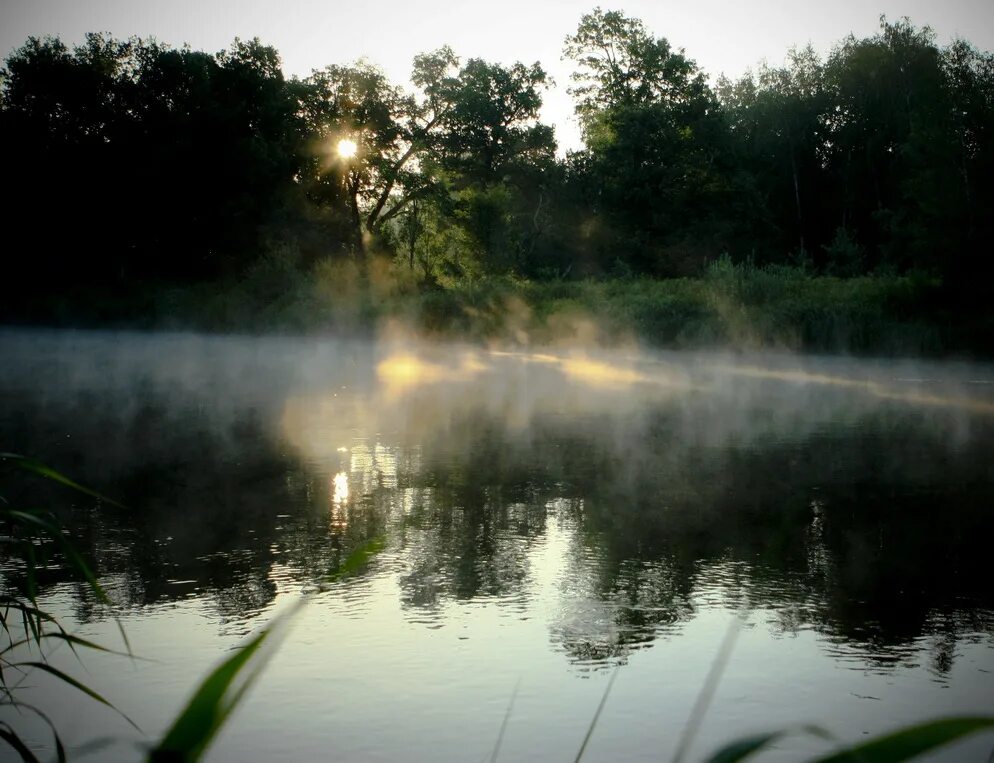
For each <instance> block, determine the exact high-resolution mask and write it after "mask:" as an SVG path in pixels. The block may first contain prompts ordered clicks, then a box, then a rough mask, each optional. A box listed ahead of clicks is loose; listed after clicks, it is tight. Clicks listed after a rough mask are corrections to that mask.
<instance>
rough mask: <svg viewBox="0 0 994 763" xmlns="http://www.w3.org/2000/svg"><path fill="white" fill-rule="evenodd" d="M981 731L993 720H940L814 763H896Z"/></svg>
mask: <svg viewBox="0 0 994 763" xmlns="http://www.w3.org/2000/svg"><path fill="white" fill-rule="evenodd" d="M984 729H994V718H992V717H978V718H969V717H965V718H943V719H941V720H937V721H928V722H926V723H919V724H916V725H914V726H909V727H908V728H904V729H900V730H898V731H894V732H892V733H890V734H884V735H883V736H879V737H876V738H874V739H871V740H870V741H868V742H863V743H861V744H858V745H856V746H854V747H849V748H847V749H845V750H840V751H839V752H836V753H833V754H831V755H828V756H826V757H823V758H819V759H818V760H817V761H816V763H856V762H857V761H858V763H897V762H898V761H905V760H910V759H911V758H913V757H915V756H916V755H921V754H922V753H923V752H928V751H929V750H931V749H934V748H936V747H941V746H942V745H946V744H949V743H950V742H955V741H957V740H959V739H961V738H963V737H965V736H968V735H970V734H974V733H976V732H978V731H983V730H984Z"/></svg>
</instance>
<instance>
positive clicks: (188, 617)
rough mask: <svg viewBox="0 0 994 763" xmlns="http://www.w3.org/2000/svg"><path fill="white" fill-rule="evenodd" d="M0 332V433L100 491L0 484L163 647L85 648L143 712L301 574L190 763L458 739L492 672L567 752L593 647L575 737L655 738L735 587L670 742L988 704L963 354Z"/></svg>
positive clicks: (973, 450)
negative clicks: (933, 356)
mask: <svg viewBox="0 0 994 763" xmlns="http://www.w3.org/2000/svg"><path fill="white" fill-rule="evenodd" d="M0 357H3V359H4V362H3V364H2V368H0V395H2V397H0V399H2V401H3V402H2V405H0V446H2V447H0V449H2V450H9V451H16V452H19V453H24V454H27V455H31V456H33V457H35V458H38V459H40V460H43V461H45V462H46V463H49V464H50V465H52V466H53V467H55V468H57V469H59V470H60V471H63V472H64V473H66V474H69V475H70V476H72V477H73V478H74V479H77V480H78V481H80V482H84V483H85V484H87V485H90V486H92V487H94V488H96V489H98V490H100V491H101V492H102V493H104V494H106V495H108V496H110V497H112V498H115V499H117V500H119V501H120V502H121V503H123V504H125V505H126V506H127V507H128V508H127V509H117V508H114V507H111V506H108V505H99V506H94V504H93V502H92V501H89V500H80V498H79V497H77V496H74V495H71V494H67V493H66V492H65V491H62V490H59V489H55V488H52V487H50V486H44V485H43V486H40V487H39V486H38V484H37V483H34V482H29V481H16V482H10V483H9V484H5V488H4V492H5V495H6V496H7V497H8V498H9V499H11V500H21V501H24V500H30V501H31V502H32V503H33V504H37V503H38V502H39V501H44V502H45V505H46V506H51V507H52V508H53V509H54V510H56V511H57V513H58V515H59V517H60V519H61V520H62V521H64V522H65V523H66V524H67V525H68V526H69V527H70V528H71V529H72V530H73V533H74V537H75V538H76V539H77V542H78V543H79V545H80V546H81V549H82V550H83V551H84V554H85V555H86V556H87V558H88V559H91V560H92V562H93V564H94V567H95V568H96V570H97V573H98V577H99V579H100V582H101V584H102V585H104V586H105V588H106V589H107V590H108V593H109V594H110V596H111V598H112V599H113V600H114V601H115V603H116V605H117V606H118V608H119V612H120V613H121V615H122V619H123V622H124V626H125V628H126V630H127V631H128V633H129V635H130V636H131V637H132V640H133V642H134V644H135V649H136V651H137V652H138V653H139V654H142V655H143V656H146V657H151V658H154V659H156V660H158V661H159V662H157V663H154V664H144V663H143V664H136V665H129V666H127V667H126V668H123V669H122V667H121V666H120V664H119V663H115V662H114V659H113V658H111V657H107V656H98V657H96V658H94V659H93V660H92V661H91V660H90V659H89V658H88V660H87V665H88V666H89V667H90V670H91V672H92V674H93V676H94V679H95V681H96V683H97V684H98V686H99V689H100V690H101V691H103V692H105V693H106V694H107V696H108V697H109V698H111V699H112V700H115V701H117V702H118V703H119V704H121V705H122V706H124V707H125V708H127V709H128V710H129V712H131V713H132V715H134V716H135V717H136V720H138V721H139V723H140V725H142V727H143V728H145V729H146V731H148V732H149V733H150V734H151V735H152V736H155V734H156V733H157V732H158V731H159V730H161V728H162V726H163V725H164V724H165V723H166V722H167V720H168V718H169V716H170V715H171V713H172V711H173V710H175V709H176V708H177V707H178V706H179V704H180V703H181V702H182V700H183V697H184V696H185V695H186V693H187V692H188V691H189V689H190V687H191V686H192V685H193V683H194V681H195V679H196V677H197V676H198V675H200V674H202V673H203V671H204V670H206V669H207V667H208V666H209V665H211V664H213V663H214V662H215V661H216V660H217V659H219V657H220V655H222V654H223V653H224V650H225V649H227V648H230V647H231V646H233V645H234V644H236V643H237V642H238V640H239V639H240V638H241V637H243V636H244V635H245V634H248V633H250V632H253V631H254V630H255V629H257V628H258V627H261V625H262V624H264V623H265V622H267V621H268V619H269V618H270V617H271V616H272V614H273V612H274V611H277V610H278V609H279V608H280V607H281V606H282V605H283V604H285V603H286V602H287V601H289V600H291V599H293V598H294V597H296V596H299V595H300V594H301V593H303V592H306V593H310V594H311V603H310V604H309V606H308V607H307V608H306V609H305V611H304V614H303V615H302V616H301V618H300V622H299V623H298V624H297V626H296V628H295V630H294V631H293V634H292V635H291V637H290V640H289V641H288V642H287V643H286V644H285V645H284V647H283V649H282V650H281V652H280V654H279V655H278V657H277V659H276V661H275V662H274V664H273V665H272V666H271V668H270V669H269V671H268V672H267V674H266V675H265V677H264V679H263V681H262V682H261V683H260V685H259V687H258V689H257V691H256V693H255V695H253V698H252V700H250V702H249V703H248V704H247V705H246V706H245V708H244V709H243V711H240V713H239V715H238V716H237V717H236V719H235V721H234V723H233V726H232V728H231V730H230V732H229V733H226V734H225V735H224V736H223V737H222V739H221V740H220V742H219V744H218V747H217V748H216V749H215V751H214V752H213V753H212V759H214V760H239V759H247V758H254V759H261V758H265V757H266V756H267V755H270V756H273V757H286V758H288V759H308V758H321V759H323V758H325V757H329V756H330V757H338V758H340V759H348V760H356V759H365V760H396V759H402V758H403V759H419V760H466V759H479V758H485V757H487V756H488V755H489V751H490V750H491V749H492V747H493V743H494V740H495V738H496V734H497V732H498V729H499V727H500V723H501V719H502V717H503V714H504V712H505V710H506V709H507V704H508V701H509V698H510V696H511V693H512V691H513V689H514V686H515V684H516V683H518V682H520V692H519V695H518V698H517V699H516V700H515V707H514V709H513V712H512V716H511V720H510V722H509V725H508V729H507V732H506V737H505V739H504V742H503V745H502V755H501V759H502V760H520V759H540V758H551V759H571V758H572V756H573V755H574V754H575V750H576V748H577V747H578V746H579V743H580V741H581V740H582V738H583V734H584V733H585V730H586V726H587V724H588V723H589V719H590V717H591V715H592V713H593V710H594V708H595V707H596V704H597V701H598V700H599V698H600V695H601V692H602V691H603V689H604V685H605V682H606V680H607V678H608V676H609V675H610V673H611V669H613V668H614V666H617V665H620V666H621V672H620V673H619V676H618V679H617V684H616V686H615V688H614V691H613V693H612V696H611V698H610V700H609V703H608V705H607V706H606V710H605V714H604V716H603V717H602V719H601V721H600V724H599V727H598V730H597V732H596V735H595V737H594V739H593V740H592V743H591V747H590V748H589V750H588V757H587V758H585V759H590V760H618V759H642V758H645V759H650V758H651V759H654V760H656V759H659V758H660V757H667V756H668V755H669V754H670V752H671V751H672V750H673V749H674V747H675V746H676V741H677V739H678V737H679V734H680V731H681V730H682V728H683V727H684V725H685V723H686V719H687V715H688V713H689V710H690V706H691V705H692V704H693V700H694V697H695V696H696V692H697V691H698V689H699V687H700V685H701V683H702V682H703V680H704V675H705V674H706V672H707V668H708V666H709V665H710V662H711V660H712V659H713V657H714V655H715V653H716V651H717V648H718V644H719V642H720V641H721V639H722V637H723V635H724V633H725V630H726V628H727V627H728V624H729V622H730V621H731V620H732V618H733V617H734V616H735V615H736V614H737V613H743V615H744V617H745V618H746V625H745V626H744V627H743V630H742V633H741V634H740V636H739V640H738V643H737V645H736V648H735V652H734V653H733V655H732V659H731V662H730V664H729V667H728V669H727V671H726V675H725V676H724V677H723V680H722V683H721V684H720V688H719V693H718V695H717V697H716V699H715V704H714V706H713V707H712V709H711V711H710V712H709V715H708V717H707V719H706V721H705V726H704V728H703V730H702V734H701V738H700V740H699V742H698V744H697V746H695V748H694V750H695V753H696V754H697V755H698V756H699V755H700V754H703V753H704V752H705V751H706V750H708V749H713V748H714V747H716V746H717V745H718V744H719V743H720V742H721V741H722V740H725V739H728V738H730V737H732V736H734V735H736V734H741V733H750V732H757V731H762V730H766V729H769V728H778V727H781V726H786V725H789V724H791V723H797V722H818V723H820V724H822V725H824V726H826V727H827V728H829V729H831V730H832V731H833V732H834V733H837V734H838V735H839V736H840V737H841V738H843V739H850V738H857V737H859V736H860V735H861V734H862V733H863V732H864V731H869V732H874V731H880V730H883V729H886V728H891V727H893V726H895V725H898V724H900V723H905V722H911V721H914V720H918V719H922V718H926V717H932V716H935V715H940V714H941V715H946V714H950V713H953V712H969V713H980V712H987V711H989V708H990V706H991V701H992V700H994V690H992V688H991V687H992V684H991V680H990V679H991V672H992V671H994V649H992V647H994V640H992V633H994V590H992V589H991V586H990V563H989V559H990V539H991V538H992V537H994V532H992V531H994V514H992V512H991V506H992V505H994V501H992V499H994V460H992V459H991V455H990V454H991V453H992V452H994V368H992V367H991V366H989V365H977V364H966V363H938V362H930V363H921V362H912V361H873V360H854V359H847V358H817V357H803V356H789V355H766V356H763V355H735V354H706V353H701V354H687V353H645V352H638V351H636V350H623V351H613V352H612V351H605V350H597V349H592V348H587V349H583V350H581V349H577V348H573V349H569V348H567V349H558V350H555V351H552V350H543V351H535V352H531V351H519V350H515V351H506V350H500V351H498V350H489V351H488V350H485V349H481V348H479V347H471V346H455V345H428V344H418V343H416V342H410V341H407V342H404V341H399V340H398V341H383V342H380V343H373V342H359V341H355V342H351V341H332V340H328V341H319V340H313V339H306V340H304V339H300V340H296V339H283V338H263V339H259V338H236V337H209V336H197V335H180V334H177V335H143V334H112V333H60V332H14V331H8V332H3V333H2V334H0ZM372 539H379V540H382V542H383V550H382V552H380V553H379V554H377V555H376V556H375V557H374V558H373V559H372V560H371V562H370V564H369V565H368V567H367V568H365V569H363V570H361V571H359V572H358V573H357V574H355V575H352V576H350V577H348V578H346V579H344V580H337V581H336V580H331V579H330V578H329V574H330V573H331V572H333V571H334V570H335V569H337V568H338V566H339V565H340V564H341V562H342V560H343V559H345V558H346V557H347V556H348V554H349V553H350V552H351V551H352V550H353V549H355V548H356V547H358V546H359V545H361V544H362V543H365V542H368V541H370V540H372ZM3 575H4V578H5V579H6V581H7V582H8V584H12V585H18V584H20V583H21V582H23V580H22V579H23V571H22V570H18V569H17V568H15V567H11V566H8V567H7V568H5V569H4V571H3ZM40 582H41V588H42V595H43V599H44V601H45V602H46V603H48V604H49V606H51V607H52V608H53V609H55V610H56V611H57V613H58V614H59V615H61V616H63V617H65V618H66V619H67V622H68V623H69V624H70V625H73V626H76V627H78V629H79V630H80V631H81V632H83V633H85V634H88V635H92V636H100V637H104V638H108V639H111V638H113V634H114V632H115V626H114V625H113V622H112V621H111V620H110V617H109V614H110V613H109V612H107V611H104V610H103V609H102V608H101V607H99V606H97V605H96V604H95V603H94V602H93V601H92V600H90V599H89V598H88V597H87V595H86V594H85V592H84V591H83V589H82V588H81V587H80V586H79V585H77V584H76V583H75V582H74V581H72V580H71V579H70V578H68V577H67V576H66V575H65V573H63V572H62V571H60V570H59V569H56V568H53V569H50V570H44V571H43V573H42V575H41V580H40ZM49 690H50V691H53V692H54V691H55V689H46V687H45V685H41V686H39V688H38V691H39V692H45V691H49ZM60 691H63V692H64V690H60ZM75 699H76V698H74V697H63V696H49V697H46V699H45V701H46V703H48V704H50V705H51V706H53V712H54V713H55V714H56V716H57V717H58V716H59V713H60V712H62V713H64V714H65V715H66V716H67V717H68V718H69V723H70V730H69V732H68V736H69V738H70V739H72V740H73V741H74V742H75V743H81V742H83V741H86V740H87V739H88V738H91V737H93V736H96V735H100V734H104V733H106V734H110V735H113V736H117V737H121V738H133V736H134V735H133V732H129V731H128V730H127V727H122V724H119V723H116V722H115V721H114V720H113V719H112V718H110V717H109V716H105V715H104V714H102V713H101V712H100V711H99V710H97V709H95V708H83V707H79V706H78V703H75ZM73 723H74V724H75V725H74V726H73V725H72V724H73ZM95 729H97V730H100V732H99V734H97V733H95ZM129 734H130V736H129ZM821 744H822V743H819V742H818V741H817V740H796V741H789V742H785V743H784V746H783V747H782V748H781V750H780V751H779V753H775V754H774V756H773V758H772V759H783V760H792V759H796V758H797V757H798V756H799V755H802V754H804V753H806V752H811V751H815V750H818V749H822V747H821V746H819V745H821ZM986 745H987V746H986V747H985V746H984V743H983V739H981V740H980V742H976V743H975V749H977V750H984V749H989V747H990V743H989V741H988V742H987V743H986ZM132 749H133V748H131V747H129V746H128V744H126V743H122V744H119V745H118V746H116V747H113V748H111V751H110V752H109V754H110V755H111V756H113V755H117V756H118V757H117V758H116V759H121V760H125V759H130V758H131V757H133V754H132ZM777 754H779V755H780V756H781V757H780V758H777V757H776V755H777ZM962 754H963V752H962V750H960V751H955V750H954V752H953V753H952V755H953V757H951V758H950V759H960V758H959V757H958V756H960V755H962Z"/></svg>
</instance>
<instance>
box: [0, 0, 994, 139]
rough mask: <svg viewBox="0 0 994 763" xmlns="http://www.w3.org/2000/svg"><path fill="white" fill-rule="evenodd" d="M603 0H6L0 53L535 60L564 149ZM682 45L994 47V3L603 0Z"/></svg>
mask: <svg viewBox="0 0 994 763" xmlns="http://www.w3.org/2000/svg"><path fill="white" fill-rule="evenodd" d="M596 4H597V0H544V1H543V0H530V1H528V0H504V1H503V2H500V3H496V2H486V3H485V2H473V1H467V0H463V2H452V1H451V0H449V1H448V2H442V1H441V0H380V2H363V3H352V2H343V1H342V0H279V1H276V0H157V1H152V0H0V57H2V58H6V57H7V55H8V54H9V53H10V52H11V51H12V50H13V49H14V48H16V47H18V46H19V45H21V44H22V43H23V42H24V41H25V39H26V38H27V37H28V36H30V35H35V36H42V35H46V34H52V35H58V36H59V37H61V38H62V39H63V40H64V41H66V42H67V43H76V42H79V41H80V40H81V39H82V37H83V35H84V34H85V33H86V32H90V31H104V32H110V33H112V34H113V35H114V36H116V37H130V36H132V35H138V36H140V37H149V36H152V37H155V38H157V39H158V40H160V41H162V42H164V43H168V44H171V45H180V44H182V43H184V42H186V43H189V44H190V45H191V46H192V47H193V48H195V49H199V50H207V51H211V52H215V51H218V50H221V49H222V48H226V47H228V45H229V44H230V43H231V41H232V39H234V38H235V37H241V38H243V39H245V38H252V37H259V38H260V39H261V40H262V41H263V42H264V43H266V44H269V45H272V46H274V47H275V48H276V49H277V50H279V52H280V54H281V55H282V57H283V68H284V70H285V72H286V73H287V74H288V75H293V74H296V75H299V76H306V75H308V74H309V73H310V72H311V70H312V69H316V68H322V67H324V66H326V65H328V64H333V63H348V62H351V61H354V60H356V59H357V58H360V57H366V58H368V59H369V60H370V61H372V62H374V63H376V64H379V65H380V66H382V67H383V69H384V70H385V71H386V72H387V74H388V75H389V76H390V78H391V79H392V80H393V81H395V82H397V83H399V84H404V85H405V86H406V85H408V84H409V82H408V78H409V75H410V65H411V59H412V58H413V57H414V55H415V54H417V53H420V52H423V51H426V50H433V49H435V48H437V47H439V46H441V45H444V44H448V45H451V46H452V48H453V49H455V51H456V53H457V54H458V55H460V56H462V57H463V58H470V57H476V58H485V59H487V60H492V61H501V62H504V63H513V62H514V61H517V60H520V61H523V62H525V63H532V62H534V61H536V60H537V61H540V62H541V63H542V65H543V66H544V67H545V69H546V71H548V72H549V73H550V74H551V75H552V76H553V77H554V78H555V80H556V82H557V85H558V87H557V88H555V89H554V90H552V91H550V92H548V93H547V94H546V96H545V102H546V103H545V108H544V111H543V119H544V121H546V122H550V123H552V124H554V125H555V126H556V134H557V138H558V140H559V143H560V148H561V149H562V148H573V147H577V146H578V145H579V136H578V131H577V127H576V124H575V121H574V120H573V118H572V112H573V106H572V101H571V99H570V97H569V95H568V94H567V93H566V87H567V86H568V85H569V84H570V82H569V74H570V72H571V70H572V66H571V64H570V63H569V62H564V61H561V60H560V56H561V55H562V43H563V39H564V38H565V37H566V35H568V34H570V33H571V32H572V31H574V30H575V29H576V25H577V23H578V21H579V19H580V17H581V16H582V15H583V14H584V13H586V12H588V11H590V10H591V9H592V8H593V7H594V6H595V5H596ZM601 5H602V7H604V8H605V9H610V10H621V11H624V12H625V13H627V14H628V15H630V16H635V17H637V18H640V19H642V21H643V22H645V24H646V26H647V27H648V29H649V30H650V31H651V32H652V33H653V34H655V35H657V36H661V37H666V38H667V39H668V40H669V41H670V43H671V44H673V45H674V46H675V47H682V48H684V49H685V50H686V52H687V54H688V55H689V56H690V57H691V58H693V59H695V60H696V61H697V63H698V65H700V66H701V68H703V69H704V70H705V71H707V72H708V73H709V74H711V75H712V77H716V76H717V75H718V74H720V73H722V72H724V73H725V74H727V75H729V76H730V77H733V78H735V77H738V76H739V75H741V74H742V73H743V72H744V71H745V70H746V69H748V68H750V67H753V66H755V64H756V63H757V62H759V61H760V60H762V59H766V60H768V61H769V62H770V63H774V64H775V63H780V62H781V61H783V58H784V55H785V53H786V52H787V49H788V48H789V47H790V46H791V45H798V46H803V45H806V44H808V43H809V42H810V43H811V44H812V45H814V47H815V49H816V50H818V51H819V52H821V53H827V52H828V51H829V50H830V49H831V46H832V45H833V44H834V43H836V42H837V41H839V40H841V39H842V38H843V37H845V36H846V35H847V34H848V33H849V32H854V33H855V34H856V35H857V36H866V35H870V34H873V33H874V32H875V31H876V30H877V28H878V18H879V16H880V14H881V13H884V14H886V15H887V17H888V18H890V19H897V18H900V17H901V16H908V17H910V18H911V20H912V22H914V23H915V24H916V25H919V26H922V25H925V24H928V25H930V26H931V27H933V28H934V29H935V30H936V32H937V33H938V34H939V40H940V42H941V43H946V42H949V41H950V40H951V39H953V38H954V37H957V36H960V37H965V38H967V39H968V40H970V41H971V42H973V43H974V45H976V46H977V47H979V48H982V49H984V50H992V49H994V2H991V0H945V2H936V0H875V2H872V3H871V2H864V1H863V0H824V1H822V2H809V1H808V0H795V1H794V2H788V1H787V0H753V2H731V1H730V0H693V1H692V2H675V1H674V0H655V1H653V0H624V1H623V2H622V1H621V0H619V2H617V3H613V2H609V1H608V0H604V2H601Z"/></svg>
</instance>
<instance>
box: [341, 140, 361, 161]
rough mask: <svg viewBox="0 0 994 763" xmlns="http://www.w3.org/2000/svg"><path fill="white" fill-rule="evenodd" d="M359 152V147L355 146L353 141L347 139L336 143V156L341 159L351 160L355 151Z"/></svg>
mask: <svg viewBox="0 0 994 763" xmlns="http://www.w3.org/2000/svg"><path fill="white" fill-rule="evenodd" d="M358 150H359V146H358V145H356V142H355V141H354V140H350V139H349V138H342V139H341V140H340V141H338V155H339V156H340V157H342V158H343V159H351V158H352V157H353V156H355V154H356V151H358Z"/></svg>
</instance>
